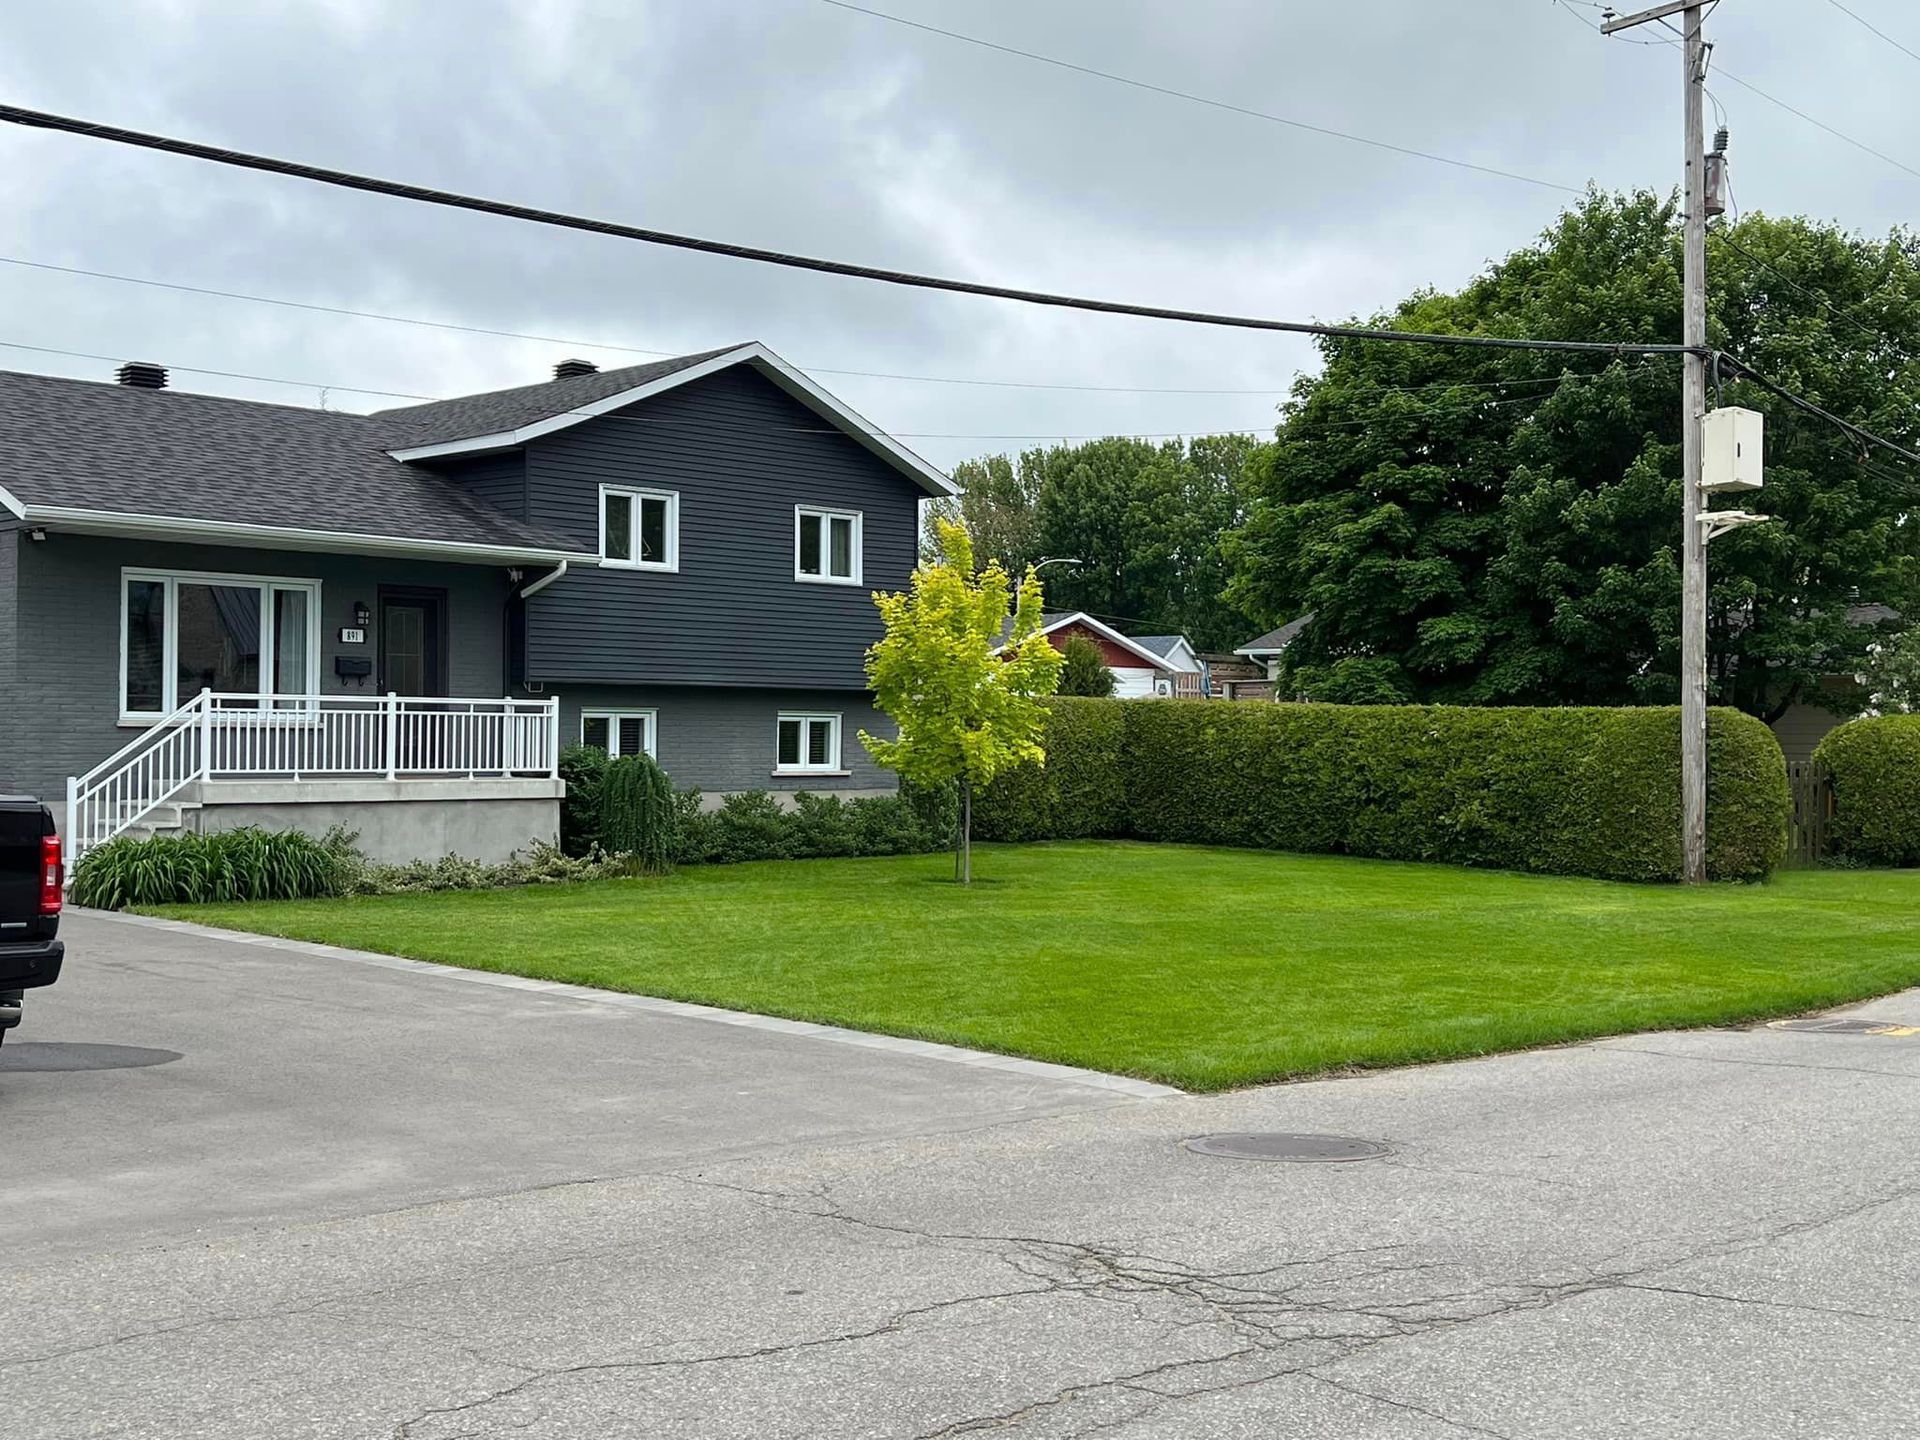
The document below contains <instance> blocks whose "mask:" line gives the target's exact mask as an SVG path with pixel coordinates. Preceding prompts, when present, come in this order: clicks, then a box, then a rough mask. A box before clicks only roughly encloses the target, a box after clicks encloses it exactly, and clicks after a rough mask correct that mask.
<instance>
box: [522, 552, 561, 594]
mask: <svg viewBox="0 0 1920 1440" xmlns="http://www.w3.org/2000/svg"><path fill="white" fill-rule="evenodd" d="M572 563H573V562H572V561H570V560H562V561H561V562H560V564H559V566H558V567H557V568H556V569H555V570H554V571H553V573H552V574H550V575H542V576H541V577H540V578H539V579H538V580H536V581H534V582H533V583H532V584H531V585H529V586H527V587H526V588H525V589H524V590H522V591H521V592H520V598H521V599H522V600H531V599H532V598H533V597H534V596H536V595H538V594H539V593H540V592H541V591H542V590H544V589H546V588H547V586H549V585H551V584H552V583H553V582H554V581H556V580H558V579H559V578H560V577H561V576H562V575H564V574H566V573H567V567H568V566H569V565H571V564H572Z"/></svg>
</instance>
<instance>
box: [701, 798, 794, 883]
mask: <svg viewBox="0 0 1920 1440" xmlns="http://www.w3.org/2000/svg"><path fill="white" fill-rule="evenodd" d="M713 837H714V839H713V854H712V856H711V857H710V858H712V859H713V860H714V861H716V862H717V863H719V864H722V865H734V864H738V863H740V862H741V861H745V860H785V859H787V858H788V857H790V856H792V855H793V854H794V853H795V849H794V846H795V839H794V834H793V817H792V815H791V814H790V813H789V812H788V811H786V810H784V809H782V808H781V805H780V802H779V801H778V800H776V799H774V798H773V796H771V795H770V794H768V793H767V792H766V791H765V790H744V791H741V792H740V793H739V794H737V795H729V796H727V797H726V799H724V800H722V801H721V802H720V808H719V809H718V810H716V811H714V812H713Z"/></svg>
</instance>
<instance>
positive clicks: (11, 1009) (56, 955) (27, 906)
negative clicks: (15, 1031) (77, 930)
mask: <svg viewBox="0 0 1920 1440" xmlns="http://www.w3.org/2000/svg"><path fill="white" fill-rule="evenodd" d="M64 871H65V866H64V863H63V861H62V859H61V854H60V837H59V836H58V835H56V834H54V833H53V816H52V815H51V814H49V813H48V811H47V807H46V806H44V805H42V804H41V803H40V802H39V801H38V800H34V799H30V798H28V797H27V796H24V795H0V1040H5V1039H6V1037H7V1031H9V1030H11V1029H12V1028H13V1027H14V1026H16V1025H18V1024H19V1023H20V1000H21V996H22V994H23V993H24V992H25V991H28V990H33V989H37V988H38V987H40V986H42V985H51V984H53V982H54V981H56V980H58V979H59V978H60V962H61V961H62V960H64V959H65V958H66V954H67V947H66V945H65V944H64V943H62V941H61V940H60V939H59V931H60V891H61V888H62V885H63V884H64V882H65V879H66V876H65V873H64Z"/></svg>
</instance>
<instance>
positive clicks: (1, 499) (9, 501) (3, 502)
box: [0, 485, 27, 520]
mask: <svg viewBox="0 0 1920 1440" xmlns="http://www.w3.org/2000/svg"><path fill="white" fill-rule="evenodd" d="M0 510H5V511H6V512H7V513H8V514H10V515H12V516H13V518H14V519H16V520H24V519H26V518H27V507H26V506H24V505H22V504H21V503H20V502H19V501H18V500H16V499H15V498H14V494H13V492H12V491H11V490H9V489H7V487H6V486H4V485H0Z"/></svg>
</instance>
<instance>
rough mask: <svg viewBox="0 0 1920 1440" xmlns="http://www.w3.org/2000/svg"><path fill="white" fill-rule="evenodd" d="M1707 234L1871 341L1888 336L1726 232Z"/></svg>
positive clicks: (1714, 231)
mask: <svg viewBox="0 0 1920 1440" xmlns="http://www.w3.org/2000/svg"><path fill="white" fill-rule="evenodd" d="M1707 234H1708V235H1709V236H1710V237H1711V238H1713V239H1716V240H1718V241H1719V242H1720V243H1721V244H1722V245H1725V246H1726V247H1727V248H1728V249H1729V250H1731V251H1733V252H1734V254H1736V255H1741V256H1744V257H1745V258H1746V259H1747V260H1748V261H1749V262H1751V263H1752V264H1755V265H1758V266H1759V267H1760V268H1761V269H1762V270H1765V271H1766V272H1767V273H1768V274H1769V275H1771V276H1773V277H1774V278H1775V279H1776V280H1778V281H1780V283H1781V284H1783V285H1785V286H1786V287H1787V288H1788V289H1790V290H1793V291H1796V292H1797V293H1799V294H1801V295H1804V296H1805V297H1806V298H1807V299H1809V300H1811V301H1813V302H1814V303H1815V304H1816V305H1818V306H1820V307H1821V308H1822V309H1823V310H1825V311H1826V312H1827V313H1828V314H1829V315H1831V316H1833V318H1834V319H1836V320H1840V321H1843V322H1845V323H1846V324H1848V325H1851V326H1852V327H1853V328H1854V329H1855V330H1858V331H1859V332H1860V333H1861V334H1862V335H1864V336H1866V337H1867V338H1868V339H1869V340H1871V341H1873V342H1874V343H1875V344H1879V343H1880V342H1881V341H1883V340H1885V339H1886V335H1885V334H1884V333H1883V332H1881V331H1879V330H1876V329H1874V328H1873V327H1872V326H1870V325H1867V324H1865V323H1863V322H1862V321H1859V320H1856V319H1854V317H1853V316H1851V315H1849V314H1847V313H1846V312H1845V311H1844V310H1842V309H1841V308H1840V307H1839V306H1837V305H1835V304H1834V303H1833V301H1832V300H1830V299H1828V298H1827V297H1826V296H1824V295H1822V294H1820V293H1819V292H1818V291H1816V290H1810V289H1808V288H1807V287H1806V286H1805V285H1802V284H1801V283H1800V282H1799V281H1798V280H1795V279H1794V278H1793V277H1792V276H1791V275H1789V274H1787V273H1786V272H1785V271H1784V270H1781V269H1780V268H1778V267H1777V266H1775V265H1773V264H1772V263H1771V262H1769V261H1766V260H1762V259H1761V258H1760V257H1759V256H1758V255H1756V254H1754V253H1753V252H1752V251H1751V250H1749V249H1747V247H1746V246H1744V245H1742V244H1741V243H1740V242H1739V241H1737V240H1735V239H1734V238H1733V237H1732V235H1730V234H1729V233H1728V232H1727V231H1726V230H1709V231H1708V232H1707Z"/></svg>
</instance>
